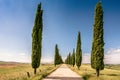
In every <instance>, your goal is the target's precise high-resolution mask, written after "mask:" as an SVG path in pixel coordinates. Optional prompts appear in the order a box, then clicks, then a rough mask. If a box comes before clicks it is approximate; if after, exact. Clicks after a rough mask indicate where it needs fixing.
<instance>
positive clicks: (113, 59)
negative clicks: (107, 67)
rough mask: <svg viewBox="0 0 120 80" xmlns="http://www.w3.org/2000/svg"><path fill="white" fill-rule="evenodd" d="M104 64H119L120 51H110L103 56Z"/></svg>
mask: <svg viewBox="0 0 120 80" xmlns="http://www.w3.org/2000/svg"><path fill="white" fill-rule="evenodd" d="M104 61H105V63H106V64H120V49H110V50H109V51H107V53H106V54H105V60H104Z"/></svg>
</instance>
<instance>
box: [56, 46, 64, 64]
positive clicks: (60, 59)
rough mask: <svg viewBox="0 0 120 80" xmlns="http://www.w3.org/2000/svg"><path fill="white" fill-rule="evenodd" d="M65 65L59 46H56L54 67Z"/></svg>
mask: <svg viewBox="0 0 120 80" xmlns="http://www.w3.org/2000/svg"><path fill="white" fill-rule="evenodd" d="M61 63H63V60H62V57H61V55H60V53H59V49H58V45H57V44H56V45H55V56H54V65H55V66H56V65H57V64H61Z"/></svg>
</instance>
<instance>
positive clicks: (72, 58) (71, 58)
mask: <svg viewBox="0 0 120 80" xmlns="http://www.w3.org/2000/svg"><path fill="white" fill-rule="evenodd" d="M81 62H82V50H81V37H80V32H78V38H77V46H76V53H75V50H74V49H73V53H72V55H71V54H70V53H69V55H68V56H67V58H66V59H65V63H66V64H70V65H73V67H74V65H75V63H76V65H77V67H78V69H79V68H80V66H81Z"/></svg>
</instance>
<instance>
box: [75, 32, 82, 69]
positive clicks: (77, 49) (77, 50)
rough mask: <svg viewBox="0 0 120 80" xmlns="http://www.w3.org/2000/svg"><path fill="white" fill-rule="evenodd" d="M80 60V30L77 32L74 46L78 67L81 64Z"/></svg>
mask: <svg viewBox="0 0 120 80" xmlns="http://www.w3.org/2000/svg"><path fill="white" fill-rule="evenodd" d="M81 62H82V50H81V38H80V32H78V38H77V47H76V65H77V67H78V69H79V68H80V66H81Z"/></svg>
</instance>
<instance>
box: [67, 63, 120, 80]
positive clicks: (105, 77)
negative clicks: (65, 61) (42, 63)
mask: <svg viewBox="0 0 120 80" xmlns="http://www.w3.org/2000/svg"><path fill="white" fill-rule="evenodd" d="M68 67H70V68H71V69H72V70H73V71H75V72H77V73H78V74H79V75H81V76H83V78H84V80H96V79H97V78H96V72H95V70H94V69H92V68H91V66H90V65H89V64H83V65H81V67H80V70H78V69H77V67H76V66H75V67H72V66H71V65H68ZM98 80H120V65H106V66H105V69H104V70H102V71H100V77H99V79H98Z"/></svg>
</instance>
